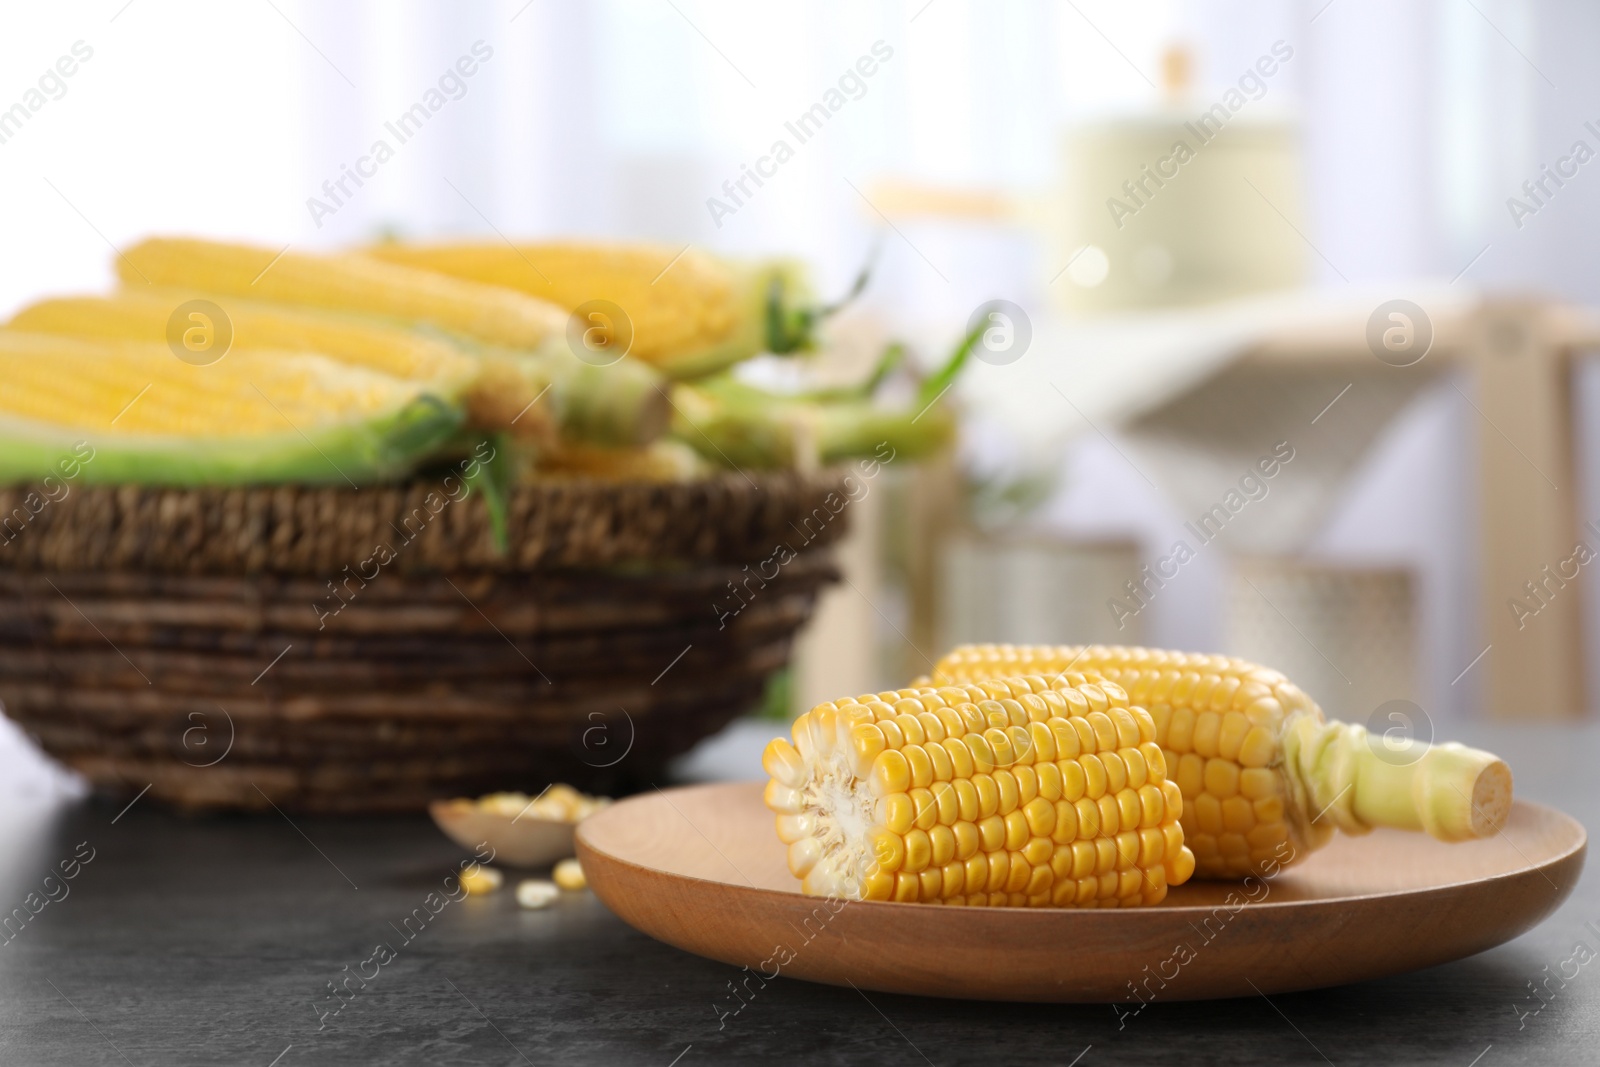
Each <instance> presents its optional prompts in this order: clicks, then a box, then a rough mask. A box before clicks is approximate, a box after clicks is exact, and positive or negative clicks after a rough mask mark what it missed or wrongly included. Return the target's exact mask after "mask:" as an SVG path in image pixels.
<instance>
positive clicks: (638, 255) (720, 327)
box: [369, 242, 803, 378]
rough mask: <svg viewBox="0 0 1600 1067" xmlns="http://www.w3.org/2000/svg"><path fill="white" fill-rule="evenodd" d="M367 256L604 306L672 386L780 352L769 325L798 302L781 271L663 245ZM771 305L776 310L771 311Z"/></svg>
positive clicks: (793, 277)
mask: <svg viewBox="0 0 1600 1067" xmlns="http://www.w3.org/2000/svg"><path fill="white" fill-rule="evenodd" d="M369 254H370V255H372V256H375V257H378V258H381V259H384V260H387V261H389V262H393V263H402V264H405V265H407V266H411V267H420V268H423V269H426V270H431V271H438V272H440V273H442V274H447V275H450V276H452V277H455V278H464V279H468V280H471V281H475V282H483V283H488V284H491V285H501V286H506V287H508V288H511V289H516V290H518V291H520V292H523V293H528V294H531V295H533V296H536V297H538V298H540V299H542V300H548V301H550V302H551V303H553V304H557V305H559V306H560V307H562V308H563V309H565V310H567V311H569V312H570V311H573V310H576V309H577V308H578V307H579V306H580V305H582V304H585V303H587V302H589V301H592V300H605V301H609V302H611V303H613V304H615V305H616V306H618V307H620V308H621V309H622V310H623V311H624V312H625V313H626V314H627V316H628V318H629V320H630V322H631V325H632V328H633V337H632V347H631V348H630V350H629V354H630V355H632V356H634V357H635V358H637V359H641V360H643V361H645V362H646V363H650V364H653V365H654V366H656V367H657V368H659V369H660V370H661V371H662V372H663V373H665V374H668V375H670V376H671V377H674V378H688V377H694V376H698V375H701V374H707V373H709V372H711V371H715V370H719V369H721V368H723V367H726V366H729V365H730V364H733V363H737V362H738V361H739V360H742V359H745V358H747V357H749V356H752V355H754V354H756V353H757V352H759V351H762V350H763V349H764V348H766V349H770V350H773V351H787V350H788V348H786V347H785V344H786V343H787V344H788V345H793V344H794V343H795V342H794V341H793V340H787V341H786V342H778V343H775V339H774V338H772V337H771V336H769V334H770V330H771V328H772V323H771V321H769V320H771V319H772V318H773V316H774V315H776V321H777V322H780V323H781V322H787V321H789V319H790V318H791V316H790V315H789V313H788V311H787V310H786V308H785V306H784V305H785V303H786V302H793V301H795V300H796V299H798V298H799V297H801V296H802V295H803V288H802V286H801V284H800V281H799V271H798V269H797V268H796V267H795V266H794V265H793V264H790V263H785V262H775V261H768V262H761V263H735V262H732V261H729V260H726V259H722V258H720V257H717V256H713V255H711V254H710V253H708V252H703V251H701V250H700V249H697V248H689V249H687V250H679V249H676V248H670V247H667V246H665V245H645V244H635V245H599V244H562V243H554V244H521V245H517V246H515V247H513V246H510V245H507V244H504V243H476V242H474V243H466V244H444V245H412V244H400V243H390V244H382V245H378V246H376V247H374V248H372V249H370V250H369ZM775 301H776V306H774V302H775Z"/></svg>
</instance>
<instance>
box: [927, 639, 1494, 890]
mask: <svg viewBox="0 0 1600 1067" xmlns="http://www.w3.org/2000/svg"><path fill="white" fill-rule="evenodd" d="M1062 671H1081V672H1084V673H1086V674H1092V675H1096V676H1099V677H1103V678H1105V679H1107V680H1108V681H1109V682H1114V683H1116V684H1118V685H1121V686H1122V687H1124V688H1125V689H1126V690H1127V691H1128V695H1129V698H1130V699H1131V700H1133V701H1134V702H1135V703H1137V704H1140V705H1143V706H1145V707H1147V708H1149V710H1150V715H1151V718H1152V719H1153V720H1154V722H1155V727H1156V740H1157V742H1158V743H1159V744H1160V746H1161V749H1162V753H1163V755H1164V756H1165V758H1166V763H1167V767H1168V768H1169V770H1170V772H1171V774H1172V777H1173V779H1174V780H1175V781H1176V782H1177V784H1178V788H1179V790H1180V791H1181V792H1182V794H1183V829H1184V839H1185V840H1186V841H1187V842H1188V843H1189V847H1190V848H1192V849H1193V850H1194V855H1195V861H1196V863H1197V865H1198V866H1197V870H1198V871H1199V873H1200V874H1201V876H1202V877H1214V878H1238V877H1243V876H1245V875H1248V874H1251V873H1261V872H1262V871H1263V870H1264V869H1267V868H1270V867H1271V866H1273V864H1274V863H1276V864H1279V865H1281V864H1282V863H1284V862H1285V857H1286V856H1287V857H1290V858H1292V859H1302V858H1304V857H1305V856H1306V855H1307V854H1309V853H1310V852H1311V851H1312V850H1314V849H1316V848H1320V847H1321V846H1322V845H1324V844H1326V843H1327V841H1328V839H1329V838H1330V837H1331V836H1332V834H1333V832H1334V830H1335V828H1337V829H1339V830H1343V831H1344V832H1345V833H1351V834H1361V833H1366V832H1368V831H1370V830H1371V829H1373V828H1374V827H1377V826H1389V827H1395V828H1399V829H1406V830H1424V831H1426V832H1427V833H1429V834H1431V835H1432V836H1434V837H1436V838H1438V839H1440V840H1442V841H1462V840H1467V839H1470V838H1475V837H1487V836H1489V835H1491V834H1494V833H1497V832H1498V831H1499V830H1500V828H1501V827H1502V826H1503V825H1504V824H1505V820H1506V817H1507V815H1508V814H1509V812H1510V808H1511V772H1510V770H1509V769H1508V768H1507V767H1506V765H1505V763H1503V762H1502V761H1501V760H1500V759H1498V758H1497V757H1495V756H1493V755H1491V754H1490V753H1488V752H1482V751H1479V750H1477V749H1472V748H1467V747H1465V746H1463V745H1459V744H1440V745H1431V746H1430V745H1427V744H1425V743H1422V742H1410V743H1406V744H1404V745H1401V746H1399V747H1394V741H1393V740H1392V739H1389V738H1383V739H1381V740H1380V739H1377V738H1374V737H1371V736H1369V735H1368V732H1367V730H1366V728H1365V727H1362V726H1359V725H1354V724H1350V723H1342V722H1326V721H1324V720H1323V717H1322V711H1321V709H1320V708H1318V707H1317V705H1316V704H1315V703H1314V702H1313V701H1312V700H1311V698H1310V697H1308V696H1307V695H1306V694H1305V693H1303V692H1302V691H1301V690H1300V689H1299V688H1298V687H1296V686H1295V685H1294V684H1293V683H1291V682H1290V681H1289V680H1288V679H1286V678H1285V677H1284V676H1283V675H1282V674H1279V673H1278V672H1277V671H1274V670H1269V669H1267V668H1264V667H1259V666H1256V665H1255V664H1253V663H1247V662H1246V661H1244V660H1240V659H1232V658H1229V657H1226V656H1205V655H1186V654H1184V653H1181V652H1166V651H1161V650H1157V649H1146V648H1120V647H1106V646H1100V645H1094V646H1088V647H1072V646H1056V647H1052V646H1010V645H968V646H964V647H961V648H958V649H956V650H954V651H953V652H951V653H950V654H949V655H947V656H945V657H944V658H943V659H941V660H940V661H939V663H938V664H937V665H936V666H935V668H934V671H933V678H934V680H935V682H936V683H938V684H952V683H954V684H959V683H963V682H971V681H975V680H977V679H981V678H985V677H988V676H991V675H1005V676H1011V675H1018V674H1022V675H1039V676H1042V677H1044V678H1045V679H1047V680H1048V679H1054V678H1056V677H1057V676H1059V675H1060V674H1061V672H1062ZM1066 677H1069V678H1070V677H1071V675H1070V674H1069V675H1067V676H1066ZM1063 684H1064V683H1063ZM1385 746H1389V747H1385ZM1380 748H1384V751H1381V752H1380V751H1379V749H1380Z"/></svg>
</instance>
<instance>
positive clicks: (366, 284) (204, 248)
mask: <svg viewBox="0 0 1600 1067" xmlns="http://www.w3.org/2000/svg"><path fill="white" fill-rule="evenodd" d="M117 271H118V273H119V274H120V275H121V277H122V281H123V284H125V285H127V286H129V287H130V288H139V287H142V286H149V285H155V286H163V287H169V288H177V289H194V290H200V291H205V292H214V293H225V294H228V295H230V296H244V297H251V298H254V299H258V300H276V301H282V302H284V303H289V304H307V305H310V306H312V307H321V308H329V309H332V310H335V311H356V312H361V313H364V314H368V315H379V316H384V317H387V318H392V319H399V320H403V321H407V322H426V323H431V324H433V325H434V326H437V327H439V328H440V329H442V330H446V331H448V332H450V333H454V334H459V335H460V336H462V337H471V338H474V339H476V340H479V341H484V342H487V343H490V344H500V345H507V346H510V347H512V348H535V347H537V346H539V345H540V344H543V343H544V342H546V341H548V340H552V339H556V338H560V337H562V336H563V335H564V334H565V331H566V326H567V313H566V312H565V311H563V310H562V309H561V308H559V307H556V306H555V305H554V304H550V303H547V302H545V301H543V300H536V299H534V298H533V297H530V296H528V295H527V294H525V293H518V292H514V291H512V290H510V289H505V288H501V287H499V286H493V285H481V284H478V283H476V282H470V281H463V280H461V279H458V278H451V277H447V276H445V275H442V274H437V273H435V272H433V271H426V270H414V269H412V268H409V267H403V266H400V265H398V264H395V263H384V262H380V261H378V260H375V259H371V258H369V257H366V256H350V255H347V256H319V255H312V254H310V253H306V252H295V251H283V252H279V251H276V250H274V249H271V248H260V247H255V246H252V245H240V244H226V243H223V242H220V241H201V240H191V239H185V238H172V237H153V238H150V239H149V240H146V241H142V242H140V243H139V244H137V245H134V246H133V247H132V248H129V249H127V250H125V251H124V252H123V254H122V255H121V256H119V257H118V258H117Z"/></svg>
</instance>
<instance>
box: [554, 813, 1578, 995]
mask: <svg viewBox="0 0 1600 1067" xmlns="http://www.w3.org/2000/svg"><path fill="white" fill-rule="evenodd" d="M577 842H578V855H579V857H580V858H581V860H582V862H583V867H584V871H585V873H586V874H587V875H588V878H589V884H590V886H591V887H593V889H594V891H595V892H596V893H598V894H599V895H600V898H601V899H602V900H604V901H605V902H606V904H607V905H608V906H609V907H610V908H611V910H612V911H614V912H616V913H617V914H618V915H619V916H621V917H622V919H623V920H624V921H626V922H627V923H629V924H631V925H632V926H634V927H636V928H638V929H639V930H642V931H644V932H645V933H647V934H649V935H651V936H652V937H655V938H659V939H660V940H662V941H665V942H667V943H668V944H669V945H676V946H677V947H679V948H682V949H686V950H688V951H690V952H694V953H697V954H699V955H702V956H709V957H711V958H712V959H715V960H721V961H723V962H725V963H731V964H733V965H735V966H740V967H746V966H747V967H749V968H750V969H751V971H752V972H755V971H758V970H759V971H760V972H761V973H762V974H763V975H765V976H766V977H768V978H770V977H772V976H773V974H774V972H778V973H782V974H784V975H787V976H789V977H793V978H804V979H807V980H810V981H814V982H826V983H829V984H831V985H847V984H853V985H856V986H859V987H861V988H863V989H873V990H882V991H885V992H893V993H918V994H925V995H928V996H939V997H966V998H973V999H984V1000H1036V1001H1065V1002H1081V1001H1089V1002H1104V1001H1116V1002H1127V1003H1130V1004H1131V1003H1132V1002H1134V1001H1135V1000H1150V999H1159V1000H1198V999H1206V998H1215V997H1233V996H1244V995H1252V994H1254V993H1256V992H1260V993H1274V992H1285V991H1290V990H1296V989H1313V988H1317V987H1321V986H1331V985H1338V984H1340V983H1343V982H1355V981H1361V980H1364V979H1368V978H1378V977H1382V976H1384V975H1389V974H1397V973H1400V972H1402V971H1410V970H1415V969H1417V968H1420V967H1429V966H1432V965H1434V964H1438V963H1444V962H1446V961H1449V960H1454V959H1460V958H1461V957H1463V956H1470V955H1472V954H1473V953H1475V952H1482V951H1483V950H1484V949H1487V948H1491V947H1493V946H1494V945H1498V944H1500V943H1502V942H1504V941H1508V940H1510V939H1511V938H1513V937H1516V936H1517V935H1518V934H1520V933H1522V932H1523V931H1525V930H1527V929H1529V928H1530V927H1532V926H1533V925H1534V924H1536V923H1538V922H1539V921H1540V920H1541V919H1543V918H1544V917H1545V916H1547V915H1549V914H1550V913H1551V912H1552V911H1554V910H1555V908H1556V906H1557V905H1559V904H1560V903H1561V901H1562V900H1564V899H1565V898H1566V896H1567V894H1568V893H1570V892H1571V891H1572V888H1573V886H1574V885H1576V883H1577V880H1578V874H1579V872H1580V871H1581V870H1582V868H1583V856H1584V850H1585V844H1586V835H1585V833H1584V830H1583V827H1582V826H1580V825H1579V824H1578V823H1577V821H1575V820H1574V819H1572V818H1571V817H1569V816H1567V815H1563V814H1562V813H1561V812H1558V811H1555V810H1553V809H1551V808H1546V807H1543V806H1541V805H1538V804H1532V803H1528V802H1526V801H1517V803H1516V805H1515V806H1514V807H1513V809H1512V812H1511V818H1510V820H1509V822H1508V823H1507V825H1506V828H1505V831H1504V832H1503V833H1501V834H1499V835H1497V836H1495V837H1493V838H1489V839H1487V840H1483V841H1473V842H1469V843H1466V844H1458V845H1446V844H1443V843H1441V842H1438V841H1434V840H1433V839H1431V838H1428V837H1425V836H1423V835H1421V834H1405V833H1400V832H1397V831H1387V830H1380V831H1377V832H1375V833H1373V834H1370V835H1368V836H1366V837H1356V838H1352V837H1339V838H1336V839H1335V840H1334V842H1333V843H1332V844H1330V845H1329V846H1328V847H1327V848H1325V849H1323V850H1322V851H1320V852H1317V853H1315V854H1314V855H1312V857H1311V858H1310V859H1308V860H1306V861H1305V862H1304V863H1302V864H1299V865H1297V866H1294V867H1290V868H1288V869H1286V870H1284V871H1283V872H1282V873H1280V874H1279V875H1278V876H1277V877H1275V878H1273V879H1271V880H1270V881H1266V882H1262V881H1256V882H1253V883H1248V884H1245V883H1236V882H1192V883H1190V884H1188V885H1184V886H1179V887H1178V888H1176V889H1174V890H1173V891H1172V893H1171V894H1170V895H1169V896H1168V897H1167V902H1166V903H1165V904H1163V905H1162V906H1161V907H1158V908H1130V909H1116V910H1106V911H1102V910H1098V909H1091V910H1070V909H1063V910H1057V909H1038V910H1034V909H1022V908H1017V909H1012V908H947V907H935V906H930V905H925V904H892V903H880V902H853V903H845V902H842V901H832V902H830V901H826V900H823V899H821V898H815V897H805V896H802V895H800V893H799V892H798V885H799V883H798V882H797V881H796V880H795V879H794V878H793V877H791V876H790V874H789V871H788V868H787V866H786V864H785V851H784V846H783V844H782V842H780V841H779V840H778V838H777V836H776V834H775V833H774V832H773V827H772V814H771V813H770V812H769V811H768V810H767V809H766V807H765V806H764V805H763V804H762V802H761V786H760V785H757V784H752V783H737V784H720V785H707V786H694V787H690V788H685V789H674V790H670V791H666V792H655V793H647V794H643V795H641V796H637V797H633V798H630V799H628V800H625V801H622V802H620V803H617V804H614V805H612V806H611V807H609V808H607V809H606V810H605V811H602V812H599V813H598V814H595V815H592V816H590V817H589V818H588V819H586V820H585V821H584V823H583V825H582V826H580V827H579V828H578V835H577ZM1247 888H1248V889H1249V894H1248V895H1247V893H1246V889H1247ZM1251 897H1253V898H1254V899H1253V900H1252V899H1251Z"/></svg>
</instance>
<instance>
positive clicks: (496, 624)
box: [0, 472, 848, 812]
mask: <svg viewBox="0 0 1600 1067" xmlns="http://www.w3.org/2000/svg"><path fill="white" fill-rule="evenodd" d="M30 492H37V490H30V489H28V488H9V489H0V701H3V702H4V705H5V708H6V711H7V713H8V714H9V715H10V716H11V717H12V718H13V719H15V720H16V721H17V722H19V723H20V724H21V725H22V726H23V728H24V729H25V730H27V731H28V732H29V733H30V734H31V735H32V736H33V737H35V738H36V739H37V740H38V741H39V743H40V744H41V745H42V746H43V747H44V749H45V750H46V751H47V752H49V753H51V754H52V755H54V756H55V757H57V758H58V759H60V760H62V761H63V762H65V763H66V764H68V765H69V766H71V767H73V768H75V769H77V770H78V771H80V772H82V773H83V774H85V775H86V776H87V777H88V778H89V779H90V780H91V781H92V782H93V783H94V784H95V785H97V786H98V787H100V788H102V789H104V790H107V791H112V792H126V793H130V794H131V793H132V792H136V791H138V790H141V789H143V788H145V786H146V785H149V786H150V787H151V788H150V796H151V797H153V798H156V799H158V800H163V801H166V802H168V803H170V804H173V805H176V806H181V807H187V808H245V809H269V808H270V807H271V806H273V805H276V806H277V807H279V808H281V809H283V810H285V811H346V812H370V811H411V810H419V809H421V808H422V807H423V806H425V804H426V803H427V801H429V800H430V799H433V798H436V797H439V796H449V795H460V794H472V793H477V792H485V791H490V790H495V789H523V790H533V791H536V790H537V789H539V788H541V787H542V786H543V785H544V784H545V783H547V782H549V781H553V780H565V781H570V782H573V783H574V784H577V785H579V786H580V787H583V788H588V789H597V790H607V791H615V790H621V789H626V788H630V787H638V786H642V785H645V784H648V783H650V782H652V781H656V780H658V779H659V776H660V773H661V768H662V765H663V763H664V762H665V761H666V760H667V759H669V758H670V757H672V756H674V755H676V754H678V753H681V752H683V751H685V750H687V749H688V748H689V747H691V746H692V745H693V744H694V743H695V742H696V741H698V740H700V739H701V738H703V737H705V736H707V735H709V734H712V733H715V732H716V731H717V730H719V729H721V727H722V726H724V725H726V724H727V722H729V721H730V720H731V719H733V718H734V717H736V716H738V715H739V714H742V713H743V712H745V711H748V710H749V709H750V708H751V707H753V706H754V705H755V704H756V703H757V701H758V700H759V699H760V696H761V693H762V691H763V688H764V686H765V684H766V681H767V678H768V676H769V675H770V674H771V673H772V672H773V671H775V670H777V669H779V668H781V667H782V666H783V665H784V664H785V663H786V662H787V659H788V654H789V644H790V640H791V638H792V636H793V634H794V632H795V631H796V630H797V629H798V628H799V627H800V626H801V624H803V623H804V622H805V621H806V619H807V618H808V617H809V616H810V613H811V610H812V607H813V604H814V601H815V598H816V595H817V593H818V591H819V590H820V589H821V588H822V587H823V586H825V585H826V584H827V583H828V582H830V581H832V580H834V579H835V578H836V572H835V571H834V567H833V564H832V561H831V553H830V552H829V551H828V549H827V546H828V545H829V544H831V543H832V542H834V541H836V540H837V539H838V538H839V537H840V536H841V535H842V534H843V533H844V531H845V529H846V524H847V522H848V515H847V513H846V509H845V508H844V507H843V506H842V504H841V501H842V500H843V492H842V482H841V481H840V479H839V478H838V477H837V476H836V475H834V474H831V473H828V472H823V473H818V474H811V475H800V474H792V473H782V474H770V475H755V474H752V475H751V476H750V477H749V478H745V477H744V476H742V475H738V474H734V475H729V476H725V477H717V478H712V479H708V480H705V481H700V482H694V483H686V484H678V485H643V484H640V485H608V484H603V483H597V482H581V481H574V482H569V483H554V484H545V485H535V486H528V487H523V488H519V489H518V490H517V491H516V493H515V495H514V497H513V499H512V500H511V502H510V508H509V527H510V533H511V547H510V551H509V552H507V553H504V554H499V553H496V552H495V550H494V545H493V540H492V538H491V535H490V531H489V521H488V513H487V510H486V508H485V506H484V503H483V501H482V500H481V499H480V498H479V497H478V496H476V495H472V496H468V497H467V498H465V499H462V500H459V501H451V500H448V499H447V498H444V497H443V496H442V493H441V490H440V489H439V487H438V486H435V485H431V484H429V483H427V482H416V483H413V484H410V485H405V486H397V487H383V488H366V489H361V490H352V489H327V488H315V489H313V488H261V489H238V490H179V489H144V488H127V487H121V488H81V489H75V490H73V491H72V492H70V493H69V494H68V495H66V496H65V497H62V498H61V499H59V500H56V501H53V502H49V503H48V504H47V505H46V506H43V507H42V508H41V507H39V501H38V498H37V497H36V498H35V499H33V500H32V501H31V502H30V501H29V500H28V499H27V494H28V493H30ZM430 494H432V498H431V499H430ZM441 502H442V506H441ZM30 503H31V505H32V506H31V507H30V506H29V505H30ZM18 508H22V509H23V513H24V514H26V515H27V521H26V522H25V523H23V524H21V525H20V526H19V525H18V523H17V522H16V521H13V523H12V525H11V526H9V527H7V526H5V525H4V520H5V517H6V516H8V515H16V514H18V513H17V511H16V509H18ZM780 546H784V547H785V548H786V549H787V550H788V551H787V552H780ZM383 549H387V551H386V552H385V551H383ZM791 553H792V555H791Z"/></svg>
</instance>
